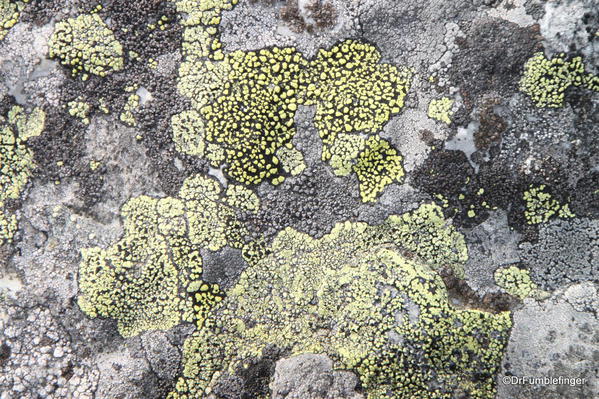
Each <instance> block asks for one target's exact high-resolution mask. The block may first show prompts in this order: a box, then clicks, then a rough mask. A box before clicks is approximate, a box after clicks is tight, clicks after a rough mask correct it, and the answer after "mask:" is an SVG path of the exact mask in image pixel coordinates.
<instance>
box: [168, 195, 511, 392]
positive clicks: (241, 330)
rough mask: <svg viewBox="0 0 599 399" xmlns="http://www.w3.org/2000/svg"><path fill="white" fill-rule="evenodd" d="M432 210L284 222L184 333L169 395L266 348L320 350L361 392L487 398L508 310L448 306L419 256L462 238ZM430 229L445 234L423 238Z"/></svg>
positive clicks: (444, 250) (428, 260)
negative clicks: (310, 226)
mask: <svg viewBox="0 0 599 399" xmlns="http://www.w3.org/2000/svg"><path fill="white" fill-rule="evenodd" d="M440 215H441V212H440V210H439V209H438V208H437V207H436V206H434V205H423V206H422V207H421V208H420V209H418V210H417V211H415V212H413V213H408V214H405V215H401V216H394V217H391V218H389V219H388V220H387V221H386V222H385V223H384V224H382V225H380V226H369V225H367V224H365V223H350V222H345V223H340V224H338V225H336V226H335V227H334V228H333V230H332V231H331V232H330V233H329V234H327V235H325V236H324V237H322V238H321V239H314V238H312V237H311V236H309V235H307V234H304V233H301V232H298V231H296V230H294V229H291V228H288V229H286V230H284V231H282V232H281V233H279V234H278V235H277V237H276V238H275V239H274V241H273V243H272V245H271V246H270V247H268V248H267V249H266V250H264V251H263V252H262V253H263V255H262V256H258V257H256V256H253V257H248V262H249V263H250V267H249V268H248V269H246V270H245V271H244V272H243V274H242V275H241V277H240V279H239V282H238V283H237V285H236V286H235V287H234V288H233V289H232V290H231V291H230V292H228V294H227V298H225V300H224V301H223V302H222V303H221V304H220V305H219V306H218V307H216V308H214V309H213V310H212V311H211V313H210V314H209V315H208V318H207V320H206V323H205V325H204V327H203V328H202V329H199V330H198V331H196V332H195V333H194V334H193V335H192V336H191V337H190V338H189V339H188V340H187V341H186V343H185V346H184V368H183V375H182V377H181V378H179V380H178V381H177V383H176V385H175V388H174V390H173V392H171V394H170V395H169V398H170V399H191V398H200V397H206V396H207V395H208V394H209V393H210V392H211V390H212V388H213V387H214V386H215V384H216V383H217V381H218V379H219V378H220V377H223V376H226V375H227V374H234V373H235V372H236V370H239V369H243V366H244V365H245V364H247V363H248V362H251V361H252V359H256V358H260V357H261V356H262V355H263V354H264V352H265V351H266V349H267V348H270V347H276V348H279V349H280V350H282V351H284V352H286V353H290V355H297V354H301V353H326V354H327V355H328V356H330V357H331V358H332V359H334V361H335V367H336V368H339V369H351V370H354V371H355V372H356V373H357V374H358V376H359V378H360V379H361V382H362V386H363V387H364V389H365V391H366V393H367V396H368V398H370V399H375V398H376V399H378V398H451V397H452V394H453V392H455V391H461V392H464V395H466V396H468V397H471V398H489V399H490V398H492V397H493V396H494V393H495V382H494V375H495V373H496V371H497V369H498V367H499V364H500V362H501V358H502V351H503V348H504V346H505V344H506V342H507V337H508V332H509V328H510V326H511V321H510V317H509V313H508V312H502V313H498V314H490V313H486V312H482V311H478V310H458V309H455V308H454V307H453V306H451V305H450V304H449V302H448V298H447V292H446V289H445V286H444V284H443V281H442V280H441V278H440V277H439V275H438V274H437V273H435V272H434V271H433V270H432V269H431V268H430V267H429V266H428V265H429V264H437V266H439V265H441V264H443V263H444V262H445V255H449V254H450V253H451V252H452V250H453V249H455V247H454V243H455V240H456V239H457V237H456V236H459V237H460V239H461V240H462V244H463V237H461V235H460V234H459V233H456V232H455V231H454V232H453V233H449V231H450V230H452V228H448V227H445V225H444V224H442V223H440V221H442V220H443V219H442V217H441V216H440ZM438 218H440V220H439V219H438ZM443 222H444V221H443ZM434 226H435V227H434ZM435 229H439V230H440V231H443V230H445V231H446V233H447V234H449V239H448V240H445V239H444V238H442V236H444V235H445V233H441V234H440V235H439V236H438V237H436V238H433V237H430V236H428V237H425V236H427V235H428V234H430V233H431V232H432V231H434V230H435ZM427 239H428V241H427ZM420 243H427V246H428V250H424V251H421V247H420ZM406 247H407V248H406ZM408 248H412V249H414V250H416V251H421V252H420V253H419V254H418V255H422V256H416V257H414V258H413V260H408V259H407V258H406V257H405V256H403V255H401V253H402V252H405V250H406V249H408ZM462 250H465V246H464V247H463V248H462V249H460V250H458V253H462ZM252 253H255V251H252ZM450 256H451V255H450ZM454 259H455V255H454ZM459 262H460V264H462V263H463V262H465V258H464V257H463V256H462V257H460V258H459Z"/></svg>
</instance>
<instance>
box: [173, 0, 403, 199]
mask: <svg viewBox="0 0 599 399" xmlns="http://www.w3.org/2000/svg"><path fill="white" fill-rule="evenodd" d="M235 3H236V1H224V0H221V1H211V2H200V3H197V2H190V1H177V2H176V5H177V9H178V10H179V11H180V12H184V13H186V14H187V18H186V19H185V21H184V25H185V30H184V34H183V54H184V57H185V58H184V61H183V62H182V64H181V66H180V68H179V84H178V89H179V91H180V92H181V94H183V95H185V96H187V97H189V98H190V99H191V102H192V105H193V109H191V110H187V111H184V112H182V113H180V114H177V115H175V116H174V117H173V118H172V128H173V139H174V141H175V143H176V146H177V149H178V150H180V151H183V152H186V153H188V154H190V155H195V156H200V157H205V158H207V159H208V160H209V161H210V162H211V163H212V165H213V166H215V167H219V166H221V165H224V166H225V168H224V171H225V173H226V174H227V175H228V176H229V177H231V178H232V179H234V180H236V181H237V182H240V183H243V184H258V183H260V182H262V181H264V180H269V181H270V182H271V183H272V184H279V183H281V182H282V181H283V180H284V179H285V176H286V175H296V174H299V173H301V171H302V170H303V169H304V168H305V166H304V164H303V156H302V155H301V153H300V152H299V151H298V150H297V149H296V148H294V147H293V145H292V143H291V140H292V138H293V136H294V135H295V123H294V117H295V113H296V111H297V109H298V106H299V105H315V106H316V115H315V118H314V123H315V125H316V127H317V129H318V131H319V134H320V136H321V138H322V140H323V153H322V159H323V161H329V162H336V161H332V158H333V155H334V154H333V151H336V152H337V153H340V152H343V153H344V154H345V158H344V159H345V161H344V162H345V164H346V168H349V169H351V171H352V172H355V173H356V174H358V177H359V179H360V183H361V184H360V193H361V196H362V200H363V201H364V202H369V201H374V200H375V199H376V197H377V195H378V194H379V193H380V192H381V191H382V190H383V189H384V187H385V186H386V185H388V184H390V183H392V182H400V181H401V179H402V178H403V168H402V166H401V161H402V157H401V155H399V153H398V151H397V150H396V149H394V148H393V147H392V146H391V144H390V143H389V142H387V141H385V140H383V139H381V138H379V137H378V136H372V137H376V138H375V139H372V140H367V139H364V143H363V146H362V147H363V152H360V151H358V152H356V151H353V150H352V148H344V143H346V142H347V140H345V139H342V141H341V143H339V144H335V143H336V140H337V138H338V137H340V136H341V135H349V134H351V135H354V136H355V137H360V136H359V135H360V134H364V135H376V133H377V132H378V131H380V130H381V129H382V127H383V126H384V124H385V123H386V122H387V121H388V120H389V118H390V117H391V116H392V115H394V114H397V113H399V112H400V110H401V108H402V107H403V105H404V99H405V96H406V93H407V90H408V89H409V87H410V80H411V74H412V72H411V71H410V70H408V69H407V68H397V67H395V66H393V65H389V64H382V63H381V62H380V59H381V56H380V53H379V52H378V51H377V50H376V48H374V47H373V46H372V45H369V44H365V43H361V42H358V41H355V40H346V41H344V42H342V43H340V44H338V45H336V46H333V47H332V48H331V49H330V50H324V49H323V50H320V51H319V52H318V54H317V55H316V56H315V57H314V59H313V60H307V59H305V58H304V57H303V56H302V54H300V53H299V52H298V51H297V50H296V49H295V48H292V47H285V48H279V47H272V48H268V49H262V50H257V51H234V52H231V53H225V52H224V51H223V45H222V43H221V42H220V40H219V36H218V24H219V23H220V18H221V17H220V15H221V12H222V11H223V10H227V9H230V8H232V7H233V6H234V5H235ZM333 146H334V148H335V150H333ZM350 155H351V157H349V158H348V156H350ZM347 165H350V166H347Z"/></svg>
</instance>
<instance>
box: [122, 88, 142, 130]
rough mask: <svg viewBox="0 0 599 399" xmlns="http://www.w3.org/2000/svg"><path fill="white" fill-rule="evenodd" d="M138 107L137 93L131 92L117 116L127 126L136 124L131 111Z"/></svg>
mask: <svg viewBox="0 0 599 399" xmlns="http://www.w3.org/2000/svg"><path fill="white" fill-rule="evenodd" d="M137 107H139V96H138V95H137V94H131V95H129V97H127V102H126V103H125V106H124V107H123V112H121V115H120V116H119V119H120V120H121V122H123V123H124V124H126V125H128V126H136V125H137V122H136V121H135V116H134V115H133V111H135V110H136V109H137Z"/></svg>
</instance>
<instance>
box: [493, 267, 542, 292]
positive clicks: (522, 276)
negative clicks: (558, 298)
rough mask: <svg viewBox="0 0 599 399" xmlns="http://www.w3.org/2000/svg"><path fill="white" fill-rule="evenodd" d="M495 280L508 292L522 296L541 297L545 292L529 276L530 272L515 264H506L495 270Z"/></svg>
mask: <svg viewBox="0 0 599 399" xmlns="http://www.w3.org/2000/svg"><path fill="white" fill-rule="evenodd" d="M495 282H496V283H497V285H498V286H500V287H501V288H503V289H504V290H505V291H506V292H507V293H508V294H510V295H512V296H515V297H518V298H520V299H524V298H528V297H531V298H537V299H541V298H543V297H545V296H547V292H545V291H543V290H541V289H539V288H538V286H537V285H536V284H535V283H534V282H533V281H532V279H531V278H530V272H529V271H528V270H526V269H521V268H519V267H517V266H506V267H502V268H499V269H497V270H496V271H495Z"/></svg>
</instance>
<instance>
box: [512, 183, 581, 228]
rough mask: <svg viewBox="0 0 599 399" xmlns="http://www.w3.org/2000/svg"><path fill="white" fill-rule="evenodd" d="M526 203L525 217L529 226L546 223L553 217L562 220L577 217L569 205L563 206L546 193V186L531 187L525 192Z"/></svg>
mask: <svg viewBox="0 0 599 399" xmlns="http://www.w3.org/2000/svg"><path fill="white" fill-rule="evenodd" d="M524 201H525V202H526V209H525V211H524V217H525V218H526V223H528V224H539V223H545V222H547V221H548V220H549V219H551V218H552V217H555V216H557V217H559V218H560V219H566V218H573V217H575V216H576V215H574V214H573V213H572V211H571V210H570V207H569V205H568V204H561V203H560V202H559V201H558V200H556V199H555V198H553V196H552V195H551V194H550V193H548V192H547V191H546V186H545V185H544V184H541V185H539V186H532V185H531V186H530V188H529V189H528V190H527V191H525V192H524Z"/></svg>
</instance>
